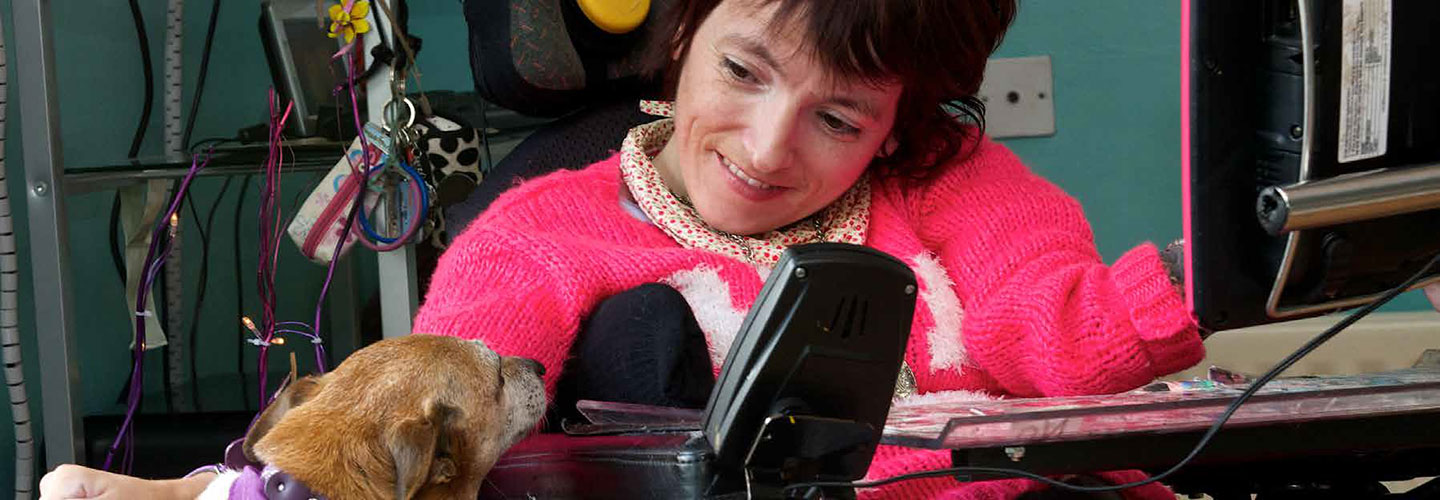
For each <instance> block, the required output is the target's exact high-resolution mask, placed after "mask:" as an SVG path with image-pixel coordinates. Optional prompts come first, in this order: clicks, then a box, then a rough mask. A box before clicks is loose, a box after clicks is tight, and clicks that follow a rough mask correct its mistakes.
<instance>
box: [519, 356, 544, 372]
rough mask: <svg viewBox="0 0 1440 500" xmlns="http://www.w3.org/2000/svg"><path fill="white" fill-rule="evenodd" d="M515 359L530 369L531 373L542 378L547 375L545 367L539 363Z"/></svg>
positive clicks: (531, 360)
mask: <svg viewBox="0 0 1440 500" xmlns="http://www.w3.org/2000/svg"><path fill="white" fill-rule="evenodd" d="M515 359H517V360H519V361H520V362H521V363H522V364H524V365H525V366H526V367H528V368H530V371H533V372H535V374H536V375H541V376H544V375H545V365H542V364H540V362H539V361H535V360H533V359H530V358H515Z"/></svg>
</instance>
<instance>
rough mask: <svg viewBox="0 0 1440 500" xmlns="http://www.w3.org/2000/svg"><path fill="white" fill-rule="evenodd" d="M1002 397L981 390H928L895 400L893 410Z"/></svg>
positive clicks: (991, 399)
mask: <svg viewBox="0 0 1440 500" xmlns="http://www.w3.org/2000/svg"><path fill="white" fill-rule="evenodd" d="M1000 399H1002V398H1000V397H999V396H992V395H990V394H987V393H984V392H980V391H967V390H963V389H955V390H949V391H935V392H927V393H925V394H912V395H910V396H907V397H904V398H900V399H897V400H895V402H894V403H893V404H892V405H891V408H892V411H893V408H906V407H914V406H920V407H928V406H938V405H947V404H956V403H979V402H984V401H999V400H1000Z"/></svg>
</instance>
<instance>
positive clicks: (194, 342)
mask: <svg viewBox="0 0 1440 500" xmlns="http://www.w3.org/2000/svg"><path fill="white" fill-rule="evenodd" d="M232 180H234V177H226V178H225V182H224V183H222V184H220V192H219V193H217V194H216V195H215V201H214V202H213V203H211V204H210V210H209V213H207V214H206V215H205V224H204V225H201V224H200V214H198V213H196V211H195V203H194V202H193V201H192V202H190V203H189V205H190V217H191V219H193V220H194V221H195V230H196V231H197V232H199V233H200V279H199V280H198V281H199V288H200V290H199V291H198V292H196V293H195V309H194V310H193V311H192V312H191V313H190V332H189V337H190V381H191V383H190V396H191V398H190V399H191V400H192V401H194V402H195V411H202V410H201V408H200V376H199V372H198V370H197V369H196V361H195V360H196V358H198V357H199V356H198V354H199V352H200V344H199V338H198V335H197V332H198V331H199V329H200V314H201V312H202V310H203V309H204V307H205V290H206V289H207V288H208V287H209V285H210V282H209V278H210V235H211V234H213V233H212V232H211V231H212V230H213V229H214V228H215V212H216V210H217V209H218V208H219V207H220V201H221V200H224V199H225V194H226V193H228V192H229V191H230V181H232ZM185 196H186V197H187V198H188V197H189V196H190V193H188V192H187V193H185Z"/></svg>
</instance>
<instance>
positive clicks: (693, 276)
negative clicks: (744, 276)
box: [660, 265, 745, 367]
mask: <svg viewBox="0 0 1440 500" xmlns="http://www.w3.org/2000/svg"><path fill="white" fill-rule="evenodd" d="M660 282H661V283H664V284H666V285H670V286H671V287H673V288H674V289H675V290H677V291H679V292H680V295H682V296H684V297H685V302H687V303H689V304H690V311H691V312H693V313H695V322H696V323H699V325H700V331H702V332H705V338H706V339H707V340H709V341H708V342H706V347H707V349H708V350H709V352H710V363H711V366H715V367H718V366H722V365H723V364H724V362H725V356H726V355H728V354H730V344H731V343H732V342H734V341H735V335H736V334H738V333H740V325H741V324H742V323H744V322H745V311H742V310H739V309H736V308H735V306H734V305H733V304H731V302H730V284H729V283H726V282H725V280H724V279H721V278H720V272H719V271H718V270H717V269H715V268H713V267H709V266H704V265H701V266H696V267H695V268H694V269H690V270H686V271H678V272H676V273H675V274H672V275H670V276H669V277H667V278H665V279H662V280H660Z"/></svg>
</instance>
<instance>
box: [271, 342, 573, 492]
mask: <svg viewBox="0 0 1440 500" xmlns="http://www.w3.org/2000/svg"><path fill="white" fill-rule="evenodd" d="M542 372H543V368H542V367H541V366H540V364H539V363H536V362H534V361H531V360H528V359H523V358H513V357H502V356H499V355H497V354H496V353H495V352H494V351H491V350H490V349H489V348H487V347H485V345H484V344H483V343H481V342H479V341H467V340H460V339H456V338H452V337H439V336H431V335H412V336H408V337H401V338H395V339H388V340H384V341H381V342H377V343H375V344H373V345H370V346H369V347H366V348H364V349H361V350H359V351H356V352H355V353H354V354H352V355H350V357H349V358H347V359H346V360H345V362H344V363H341V364H340V366H339V367H337V368H336V369H335V370H334V371H332V372H330V373H328V374H325V375H323V376H319V377H305V378H302V379H299V380H297V381H295V382H294V383H293V384H290V386H289V387H287V388H286V389H285V390H284V391H282V392H281V393H280V395H279V396H277V397H276V398H275V401H274V402H273V403H271V404H270V406H269V407H267V408H266V409H265V411H264V412H263V413H261V415H260V417H259V419H258V420H257V421H256V423H255V425H254V426H253V427H252V428H251V430H250V433H249V434H248V435H246V436H245V452H246V454H247V455H248V456H249V457H250V458H251V459H252V460H257V461H261V462H264V463H268V464H271V465H274V466H276V467H279V468H280V469H281V470H284V471H285V472H287V473H289V474H290V475H291V476H294V477H295V478H296V479H298V480H300V481H301V482H303V483H305V484H306V485H307V486H309V487H310V489H311V490H313V491H315V492H317V493H321V494H324V495H326V496H328V497H330V498H347V499H348V498H359V499H369V498H375V499H379V498H396V499H400V500H409V499H428V498H475V497H476V496H477V495H478V492H479V488H480V482H481V479H482V478H484V476H485V474H486V473H487V472H489V471H490V468H491V467H492V466H494V465H495V461H496V459H498V458H499V457H500V454H501V453H503V452H504V451H505V450H506V449H507V448H509V447H510V445H512V444H515V442H516V441H519V440H520V438H522V437H524V436H525V435H526V434H527V433H529V432H530V430H531V429H533V428H534V427H535V425H536V423H537V422H538V421H539V419H540V417H541V415H542V414H543V413H544V411H545V392H544V386H543V385H542V383H541V381H540V375H541V374H542Z"/></svg>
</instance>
